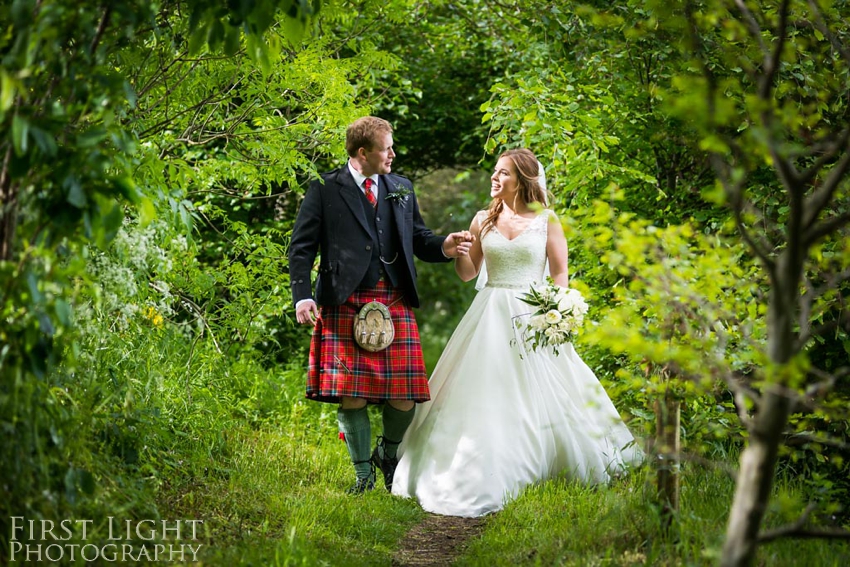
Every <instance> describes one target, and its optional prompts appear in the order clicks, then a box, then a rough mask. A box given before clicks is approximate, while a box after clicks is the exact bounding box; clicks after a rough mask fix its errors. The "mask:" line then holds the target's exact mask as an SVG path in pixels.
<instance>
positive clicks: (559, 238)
mask: <svg viewBox="0 0 850 567" xmlns="http://www.w3.org/2000/svg"><path fill="white" fill-rule="evenodd" d="M542 175H543V171H542V167H540V165H539V162H538V161H537V158H536V157H535V156H534V154H533V153H532V152H531V151H529V150H526V149H517V150H508V151H506V152H505V153H503V154H502V155H501V156H500V157H499V161H498V163H497V164H496V168H495V171H494V173H493V175H492V176H491V178H490V180H491V190H490V195H491V196H492V197H493V202H492V204H491V205H490V208H489V209H488V210H487V211H479V213H478V214H477V215H476V216H475V218H474V219H473V220H472V224H471V226H470V229H469V230H470V232H472V234H473V235H474V236H475V244H474V245H473V247H472V249H471V250H470V252H469V255H468V256H467V257H463V258H458V259H457V260H456V264H455V269H456V271H457V273H458V275H459V276H460V277H461V279H463V280H464V281H469V280H471V279H473V278H474V277H475V276H476V275H478V274H479V271H481V270H482V265H484V268H485V271H486V274H487V276H486V277H487V282H486V286H485V287H483V288H482V289H481V291H479V293H478V294H477V295H476V297H475V299H474V300H473V302H472V304H471V305H470V307H469V310H468V311H467V312H466V314H465V315H464V317H463V319H462V320H461V322H460V323H459V324H458V326H457V329H455V332H454V333H453V335H452V337H451V338H450V339H449V342H448V344H447V345H446V348H445V350H444V351H443V354H442V356H441V357H440V360H439V362H438V363H437V365H436V367H435V368H434V372H433V374H432V376H431V379H430V388H431V401H430V402H426V403H424V404H420V405H419V407H418V408H417V413H416V417H415V418H414V421H413V424H412V425H411V427H410V428H409V429H408V431H407V434H406V435H405V437H404V439H403V441H402V443H401V446H400V447H399V455H400V457H399V462H398V466H397V468H396V470H395V475H394V479H393V481H392V492H393V494H397V495H400V496H405V497H413V498H416V499H417V500H418V501H419V502H420V504H421V505H422V507H423V508H424V509H425V510H427V511H429V512H434V513H437V514H444V515H450V516H468V517H474V516H482V515H484V514H487V513H490V512H494V511H496V510H500V509H501V508H502V507H503V506H504V505H505V504H506V503H507V502H508V501H510V500H511V499H513V498H515V497H516V496H517V495H518V494H519V492H520V491H521V490H522V489H523V488H524V487H525V486H527V485H529V484H531V483H533V482H536V481H539V480H543V479H547V478H551V477H554V476H556V475H559V474H562V473H563V474H565V475H567V476H568V477H569V478H575V479H579V480H581V481H583V482H588V483H601V482H607V481H608V480H610V479H611V477H612V476H615V475H618V474H621V473H622V472H623V471H624V469H625V468H626V467H627V466H628V465H629V464H634V463H637V462H639V461H640V460H641V459H642V453H641V451H640V449H639V448H638V447H637V446H636V444H635V442H634V438H633V437H632V434H631V433H630V432H629V430H628V429H627V428H626V426H625V424H624V423H623V422H622V420H621V419H620V416H619V414H618V413H617V410H616V409H615V408H614V405H613V404H612V403H611V400H610V399H609V398H608V396H607V394H606V393H605V391H604V390H603V389H602V386H601V385H600V383H599V381H598V380H597V379H596V376H594V374H593V372H592V371H591V370H590V368H588V367H587V365H585V364H584V362H583V361H582V360H581V359H580V358H579V356H578V354H576V352H575V350H573V348H572V345H565V346H566V348H561V349H560V351H559V352H560V354H558V355H556V354H554V353H553V352H552V351H551V350H539V351H536V352H528V353H527V354H524V355H523V356H522V357H521V356H520V352H519V350H518V348H517V345H516V344H512V339H513V338H514V332H513V327H512V317H514V316H516V315H522V314H524V313H528V312H529V310H530V306H529V305H527V304H525V303H523V302H522V301H520V300H519V299H518V298H517V296H518V295H520V294H522V293H523V292H525V291H527V290H528V288H529V285H530V284H531V283H533V282H541V281H542V280H543V279H544V277H545V269H546V265H547V262H548V269H549V272H550V275H551V277H552V279H553V280H554V282H555V283H556V284H557V285H559V286H563V287H567V285H568V273H567V242H566V239H565V238H564V232H563V229H562V228H561V225H560V223H559V222H558V220H557V218H556V216H555V214H554V213H553V212H552V211H551V210H549V209H545V208H542V207H544V206H545V203H546V192H545V180H544V179H543V177H542ZM483 277H484V274H483V273H482V278H483ZM479 281H480V279H479Z"/></svg>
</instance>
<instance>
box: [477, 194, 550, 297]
mask: <svg viewBox="0 0 850 567" xmlns="http://www.w3.org/2000/svg"><path fill="white" fill-rule="evenodd" d="M478 214H479V217H478V220H479V223H481V222H483V220H484V218H486V213H485V212H484V211H481V212H479V213H478ZM552 214H553V213H552V211H550V210H545V211H543V212H542V213H540V214H539V215H537V216H536V217H535V218H534V219H532V220H531V222H530V223H529V224H528V226H527V227H526V228H525V230H524V231H522V232H521V233H520V234H518V235H517V236H516V237H515V238H514V239H513V240H508V239H507V238H506V237H504V236H502V234H501V233H500V232H499V230H498V229H497V228H495V227H493V228H491V229H490V230H488V231H487V233H486V234H485V235H484V236H483V237H482V238H481V248H482V249H483V250H484V262H485V264H486V269H487V285H488V286H490V287H507V288H512V289H525V288H527V287H528V286H529V284H531V283H532V282H540V281H542V280H543V275H544V270H545V268H546V237H547V234H548V228H549V226H548V221H549V217H550V215H552Z"/></svg>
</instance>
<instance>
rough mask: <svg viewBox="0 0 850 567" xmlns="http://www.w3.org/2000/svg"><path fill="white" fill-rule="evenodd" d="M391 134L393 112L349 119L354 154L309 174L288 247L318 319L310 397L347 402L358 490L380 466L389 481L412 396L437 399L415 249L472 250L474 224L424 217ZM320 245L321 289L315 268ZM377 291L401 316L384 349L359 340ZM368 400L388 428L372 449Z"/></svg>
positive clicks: (304, 309)
mask: <svg viewBox="0 0 850 567" xmlns="http://www.w3.org/2000/svg"><path fill="white" fill-rule="evenodd" d="M392 134H393V129H392V126H390V124H389V122H387V121H386V120H383V119H381V118H376V117H373V116H366V117H363V118H360V119H358V120H356V121H355V122H354V123H352V124H351V125H350V126H349V127H348V130H347V131H346V134H345V149H346V151H347V152H348V156H349V160H348V163H347V164H346V165H344V166H343V167H341V168H339V169H337V170H335V171H331V172H330V173H326V174H323V175H322V179H321V180H316V181H313V182H312V183H311V184H310V187H309V189H308V190H307V194H306V195H305V196H304V201H303V202H302V204H301V208H300V210H299V211H298V216H297V217H296V219H295V226H294V228H293V229H292V239H291V243H290V247H289V277H290V283H291V285H292V298H293V300H294V301H295V315H296V318H297V320H298V322H299V323H302V324H311V325H314V328H313V337H312V340H311V342H310V361H309V368H308V376H307V397H308V398H310V399H313V400H317V401H320V402H331V403H339V404H340V406H339V409H338V411H337V418H338V421H339V430H340V436H341V437H342V438H343V439H345V443H346V446H347V447H348V452H349V454H350V455H351V461H352V462H353V464H354V470H355V473H356V481H355V483H354V485H353V486H352V487H351V489H349V493H352V494H359V493H362V492H365V491H367V490H372V489H373V488H374V487H375V467H378V468H379V469H380V470H381V472H382V473H383V476H384V484H385V486H386V488H387V490H391V489H392V482H393V474H394V473H395V466H396V464H397V463H398V459H397V457H396V450H397V448H398V444H399V443H400V442H401V439H402V437H403V436H404V432H405V431H406V430H407V427H408V426H409V425H410V423H411V421H413V414H414V411H415V403H416V402H424V401H427V400H429V399H430V393H429V390H428V379H427V377H426V376H425V364H424V362H423V360H422V348H421V346H420V344H419V329H418V327H417V325H416V319H415V318H414V316H413V308H414V307H419V296H418V294H417V290H416V269H415V268H414V265H413V257H414V255H415V256H416V257H418V258H419V259H421V260H424V261H426V262H448V261H449V259H450V258H456V257H458V256H463V255H466V254H467V253H468V252H469V248H470V246H471V239H472V237H471V235H469V233H468V232H460V233H452V234H450V235H449V236H447V237H444V236H437V235H435V234H434V233H433V232H431V231H430V230H429V229H428V228H427V227H426V226H425V224H424V222H423V221H422V217H421V216H420V214H419V205H418V204H417V202H416V194H415V193H414V192H413V186H412V184H411V182H410V180H408V179H406V178H404V177H401V176H400V175H395V174H392V173H390V170H391V168H392V162H393V159H394V158H395V155H396V154H395V152H394V151H393V136H392ZM317 253H318V254H319V255H320V260H319V275H318V278H317V280H316V295H315V298H314V296H313V293H312V287H311V282H310V273H311V270H312V268H313V263H314V261H315V259H316V255H317ZM370 301H379V302H381V303H383V304H384V305H387V306H389V311H390V315H391V318H392V321H393V324H394V326H395V338H394V340H393V342H392V344H390V346H388V347H387V348H385V349H384V350H381V351H378V352H370V351H368V350H365V349H363V348H361V347H360V346H358V344H357V343H356V342H355V340H354V336H353V327H354V321H355V317H356V315H357V313H358V311H359V309H360V308H361V307H362V306H363V305H365V304H366V303H369V302H370ZM317 302H318V306H317ZM319 306H320V307H319ZM368 402H373V403H383V410H382V422H383V435H382V436H379V437H378V441H377V446H376V447H375V449H374V450H373V451H372V452H371V454H370V449H371V436H372V432H371V427H370V423H369V414H368V412H367V410H366V405H367V403H368Z"/></svg>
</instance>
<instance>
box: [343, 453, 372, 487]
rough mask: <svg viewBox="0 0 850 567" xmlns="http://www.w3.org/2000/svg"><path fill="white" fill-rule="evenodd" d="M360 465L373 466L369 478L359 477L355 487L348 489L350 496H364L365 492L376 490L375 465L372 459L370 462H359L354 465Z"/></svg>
mask: <svg viewBox="0 0 850 567" xmlns="http://www.w3.org/2000/svg"><path fill="white" fill-rule="evenodd" d="M360 463H369V464H370V465H372V467H371V469H370V471H369V476H358V477H357V480H356V481H355V482H354V486H352V487H351V488H349V489H348V494H363V493H364V492H367V491H369V490H374V489H375V465H374V464H372V459H369V460H368V461H357V462H355V463H354V464H355V465H359V464H360Z"/></svg>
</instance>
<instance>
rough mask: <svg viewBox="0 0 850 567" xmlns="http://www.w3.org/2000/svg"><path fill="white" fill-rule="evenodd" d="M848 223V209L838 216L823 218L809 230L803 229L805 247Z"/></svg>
mask: <svg viewBox="0 0 850 567" xmlns="http://www.w3.org/2000/svg"><path fill="white" fill-rule="evenodd" d="M848 223H850V211H847V212H844V213H842V214H840V215H838V216H834V217H830V218H828V219H824V220H823V221H821V222H820V223H818V224H816V225H815V226H813V227H811V228H810V229H809V230H807V231H805V233H804V235H803V236H804V238H805V245H806V246H807V247H808V246H812V245H813V244H815V243H817V241H818V240H820V239H821V238H823V237H824V236H826V235H828V234H832V233H833V232H835V231H836V230H838V229H840V228H842V227H844V226H845V225H846V224H848Z"/></svg>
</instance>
